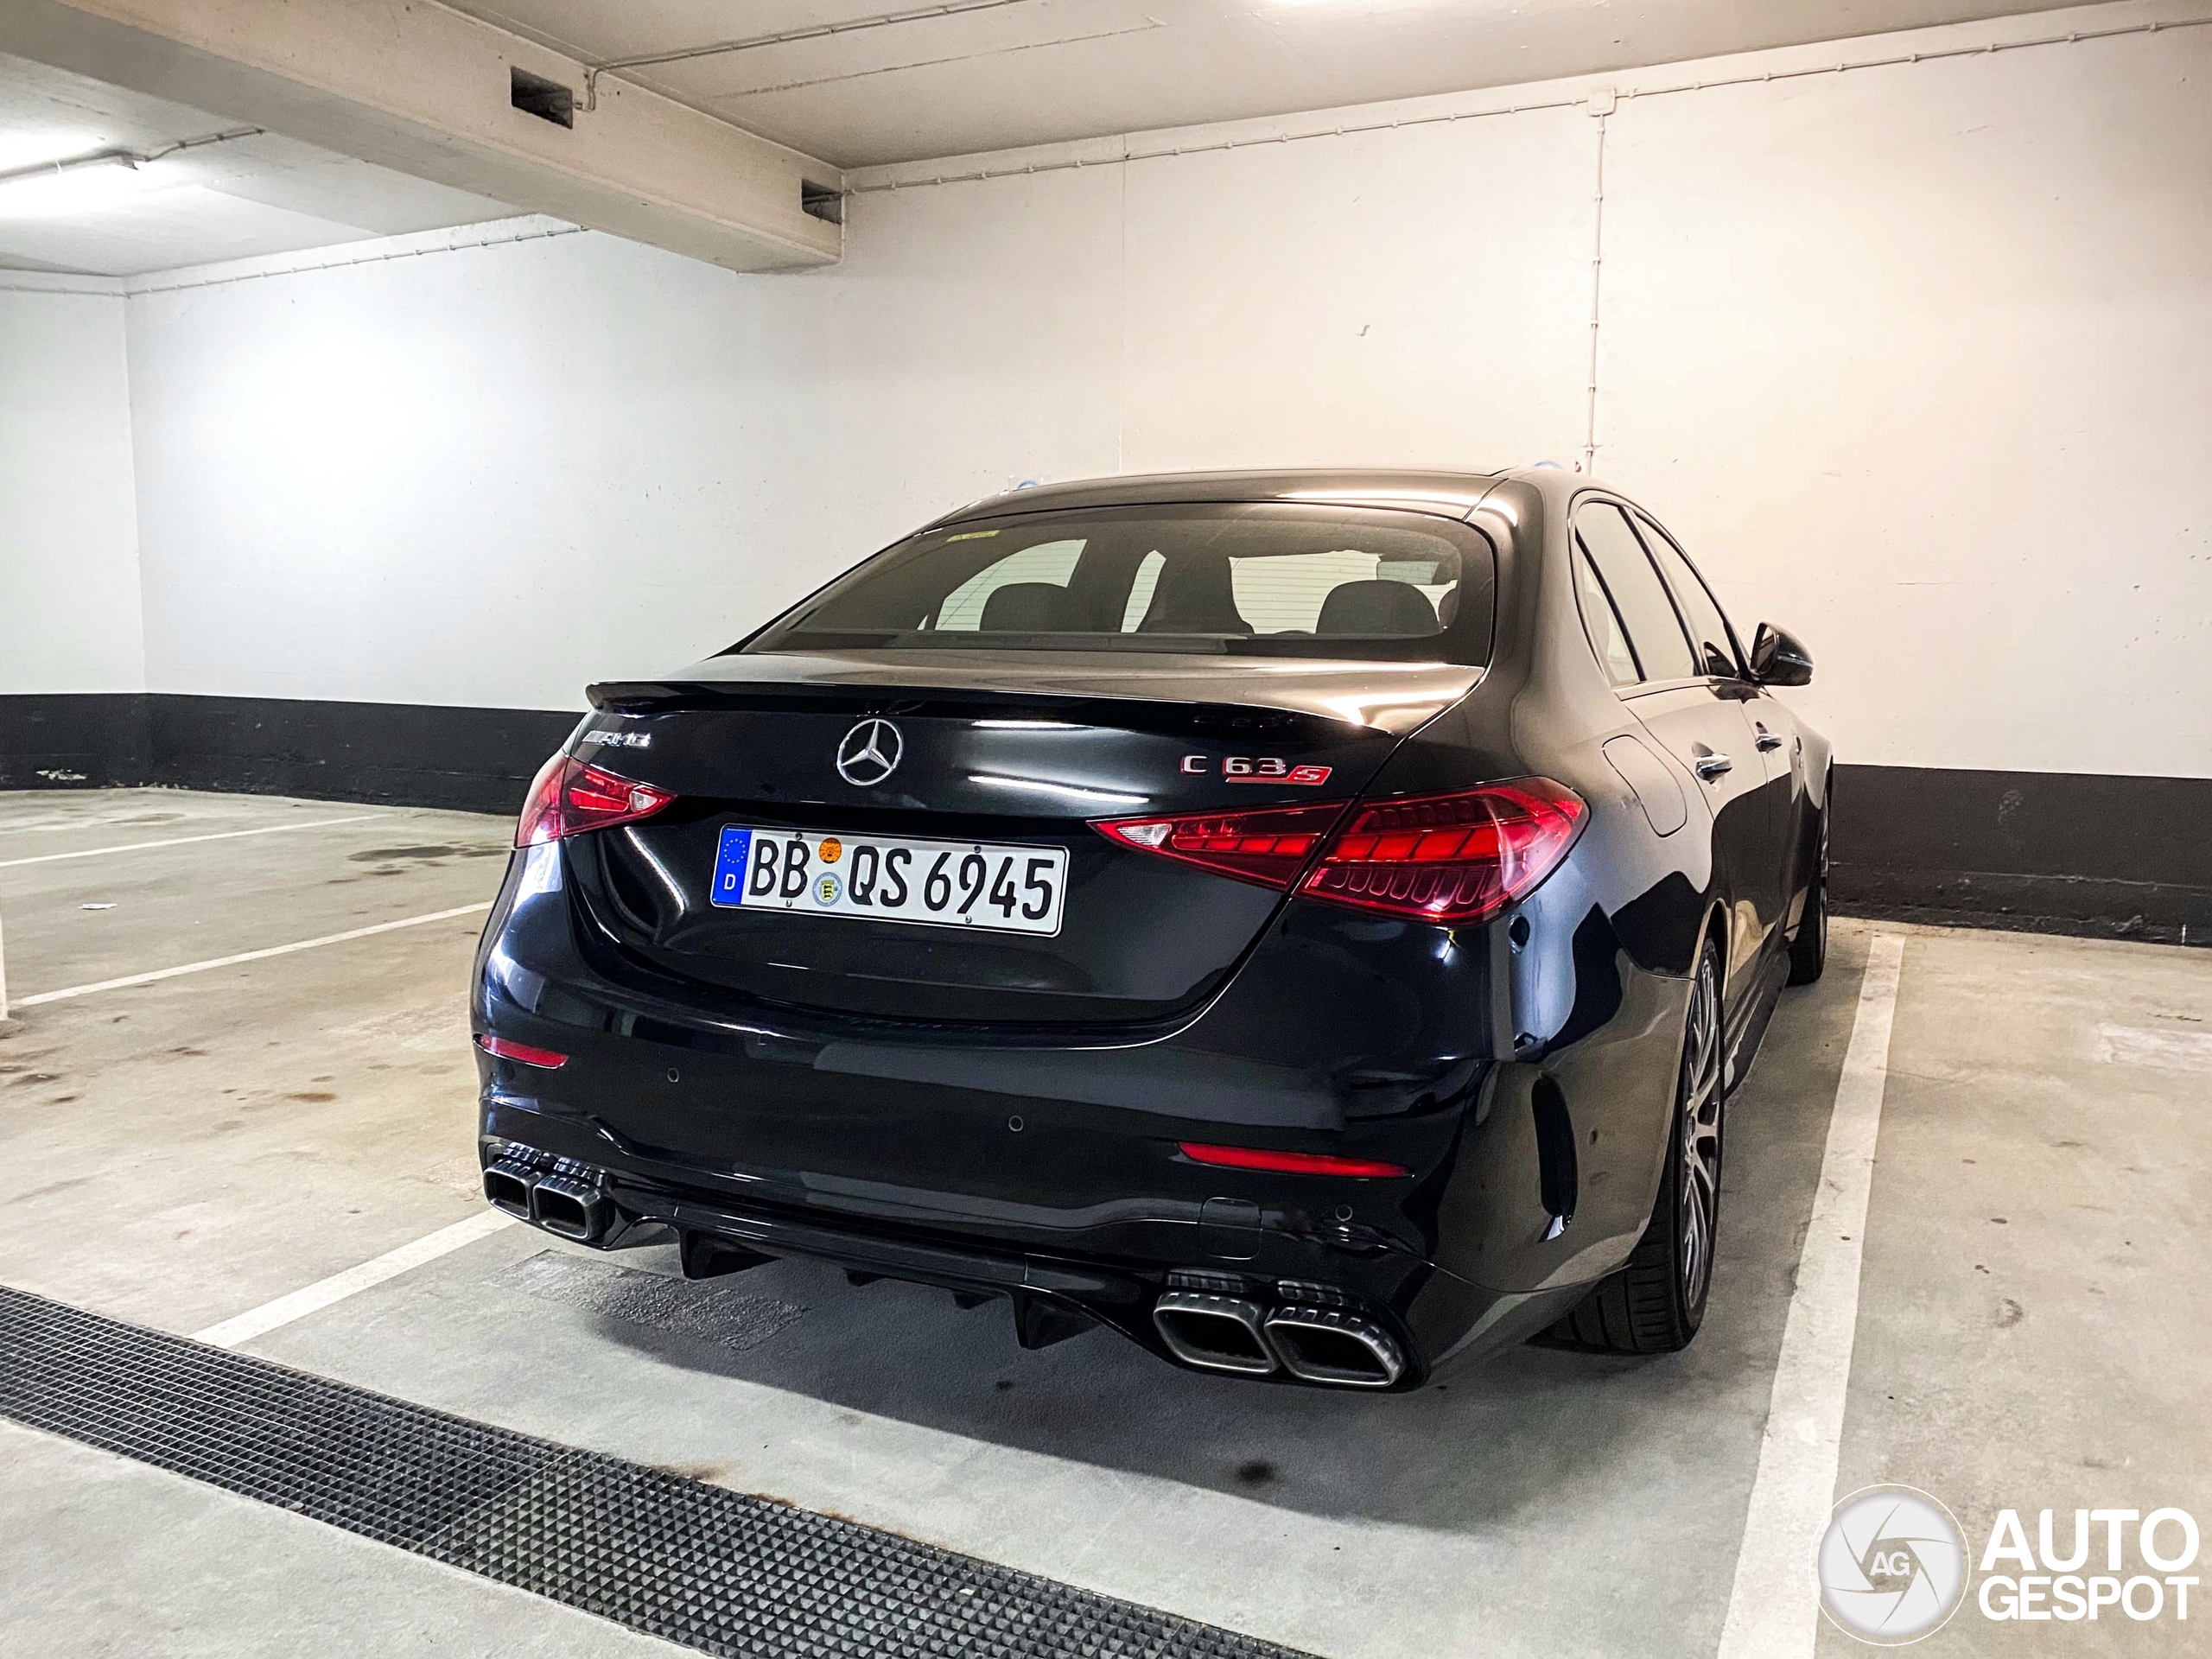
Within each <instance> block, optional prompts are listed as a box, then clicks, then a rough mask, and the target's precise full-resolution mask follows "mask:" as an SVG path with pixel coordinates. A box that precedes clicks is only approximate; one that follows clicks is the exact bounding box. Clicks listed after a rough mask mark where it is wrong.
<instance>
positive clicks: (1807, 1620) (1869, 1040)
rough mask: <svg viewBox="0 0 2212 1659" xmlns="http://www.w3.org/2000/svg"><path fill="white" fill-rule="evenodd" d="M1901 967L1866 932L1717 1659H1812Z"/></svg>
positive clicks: (1887, 937) (1890, 945) (1889, 945)
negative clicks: (1861, 974) (1818, 1577)
mask: <svg viewBox="0 0 2212 1659" xmlns="http://www.w3.org/2000/svg"><path fill="white" fill-rule="evenodd" d="M1903 963H1904V935H1903V934H1901V933H1877V934H1875V935H1874V937H1873V938H1872V941H1871V942H1870V943H1869V944H1868V945H1867V947H1866V977H1865V978H1864V979H1862V980H1861V981H1860V982H1859V1013H1858V1015H1857V1017H1856V1018H1854V1019H1853V1021H1852V1025H1851V1046H1850V1047H1849V1048H1847V1049H1846V1050H1845V1051H1844V1056H1843V1076H1842V1077H1841V1078H1840V1079H1839V1080H1838V1081H1837V1084H1836V1086H1835V1109H1834V1111H1833V1112H1832V1113H1831V1114H1830V1115H1829V1117H1828V1140H1827V1151H1826V1152H1825V1153H1823V1154H1821V1185H1820V1190H1819V1191H1818V1192H1816V1193H1815V1195H1814V1198H1813V1217H1812V1221H1811V1223H1810V1224H1808V1226H1807V1227H1806V1229H1805V1247H1804V1249H1802V1251H1801V1252H1800V1253H1799V1255H1798V1257H1797V1291H1796V1294H1795V1295H1794V1296H1792V1297H1791V1298H1790V1299H1789V1323H1788V1324H1787V1325H1784V1326H1783V1332H1782V1357H1781V1360H1780V1362H1779V1363H1777V1365H1776V1367H1775V1372H1774V1392H1773V1395H1771V1397H1770V1401H1769V1402H1768V1406H1767V1417H1766V1433H1765V1435H1764V1437H1763V1438H1762V1439H1761V1440H1760V1442H1759V1468H1758V1476H1757V1477H1756V1478H1754V1479H1753V1481H1752V1483H1751V1505H1750V1508H1749V1510H1747V1512H1746V1514H1745V1519H1744V1541H1743V1545H1742V1548H1740V1549H1739V1550H1738V1552H1737V1555H1736V1583H1735V1587H1734V1588H1733V1589H1732V1590H1731V1591H1730V1592H1729V1596H1728V1618H1727V1622H1726V1624H1723V1625H1722V1626H1721V1630H1720V1653H1719V1659H1811V1656H1812V1652H1813V1643H1814V1639H1815V1637H1817V1636H1818V1635H1819V1633H1820V1611H1819V1600H1818V1592H1817V1590H1816V1588H1815V1579H1814V1573H1813V1553H1814V1550H1815V1548H1816V1547H1817V1546H1818V1544H1819V1542H1820V1537H1821V1532H1822V1531H1823V1530H1825V1529H1826V1528H1827V1518H1828V1510H1830V1508H1831V1507H1833V1506H1834V1503H1835V1471H1836V1460H1837V1457H1838V1454H1839V1452H1840V1449H1841V1446H1842V1442H1843V1408H1844V1398H1845V1395H1846V1393H1847V1391H1848V1389H1849V1388H1850V1384H1851V1345H1852V1342H1853V1338H1854V1337H1855V1336H1856V1334H1857V1332H1858V1325H1859V1259H1860V1256H1861V1255H1862V1254H1863V1251H1864V1247H1865V1243H1866V1200H1867V1198H1868V1195H1869V1194H1870V1193H1871V1192H1872V1189H1873V1184H1874V1145H1875V1142H1876V1141H1877V1140H1878V1137H1879V1135H1880V1133H1881V1128H1882V1093H1883V1090H1884V1088H1885V1085H1886V1084H1887V1083H1888V1081H1889V1075H1890V1027H1891V1022H1892V1021H1893V1020H1894V1018H1895V1016H1896V1014H1897V976H1898V970H1899V969H1900V968H1901V967H1902V965H1903Z"/></svg>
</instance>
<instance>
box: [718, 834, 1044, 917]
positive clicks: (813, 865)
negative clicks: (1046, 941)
mask: <svg viewBox="0 0 2212 1659" xmlns="http://www.w3.org/2000/svg"><path fill="white" fill-rule="evenodd" d="M1067 874H1068V853H1067V849H1066V848H1065V847H1015V846H1009V845H1007V844H1006V843H1004V842H987V841H917V840H914V839H912V838H911V837H908V836H835V835H825V834H823V833H821V832H819V831H817V830H812V829H749V828H747V827H746V826H744V825H741V824H734V823H733V824H725V825H724V826H723V827H722V833H721V844H720V845H719V846H718V847H717V848H716V849H715V880H714V891H713V892H712V893H711V894H709V897H710V898H712V899H713V900H714V902H715V904H716V905H719V906H721V907H722V908H724V909H726V910H798V911H806V912H811V913H813V914H815V915H817V916H851V917H859V918H865V919H868V920H871V921H878V922H912V923H918V924H919V925H923V926H927V927H973V928H981V929H983V930H985V931H989V932H994V933H1035V934H1040V935H1043V936H1046V937H1047V938H1049V937H1051V936H1052V935H1054V934H1057V933H1058V931H1060V911H1061V908H1062V906H1063V903H1064V901H1065V899H1066V897H1067Z"/></svg>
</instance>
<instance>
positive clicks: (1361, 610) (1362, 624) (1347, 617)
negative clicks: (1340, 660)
mask: <svg viewBox="0 0 2212 1659" xmlns="http://www.w3.org/2000/svg"><path fill="white" fill-rule="evenodd" d="M1313 632H1316V633H1389V634H1422V633H1433V632H1436V611H1435V607H1433V606H1432V605H1430V604H1429V602H1428V595H1427V594H1424V593H1423V592H1421V589H1420V588H1416V587H1414V585H1413V584H1412V583H1410V582H1380V581H1376V582H1338V584H1337V585H1336V586H1335V587H1333V588H1331V589H1329V596H1328V598H1326V599H1325V600H1323V601H1321V620H1319V621H1318V622H1316V623H1315V624H1314V625H1313Z"/></svg>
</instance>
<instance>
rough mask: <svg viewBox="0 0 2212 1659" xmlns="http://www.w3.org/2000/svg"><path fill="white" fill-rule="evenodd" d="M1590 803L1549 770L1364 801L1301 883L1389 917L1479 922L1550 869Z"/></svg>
mask: <svg viewBox="0 0 2212 1659" xmlns="http://www.w3.org/2000/svg"><path fill="white" fill-rule="evenodd" d="M1587 810H1589V809H1588V808H1587V807H1586V806H1585V805H1584V804H1583V802H1582V798H1581V797H1580V796H1579V795H1577V794H1576V793H1575V792H1574V791H1573V790H1571V789H1569V788H1567V785H1564V784H1555V783H1554V782H1553V781H1552V780H1551V779H1548V778H1521V779H1516V780H1514V781H1513V782H1512V783H1510V784H1486V785H1484V786H1483V787H1482V788H1480V789H1470V790H1463V791H1457V792H1455V793H1453V794H1450V795H1427V796H1421V797H1418V798H1412V799H1407V800H1395V801H1376V802H1372V803H1370V804H1368V805H1365V806H1362V807H1361V808H1359V809H1358V810H1357V812H1356V813H1355V814H1354V815H1353V817H1352V819H1351V823H1347V824H1346V825H1345V826H1344V828H1343V829H1341V830H1339V831H1338V833H1337V834H1336V835H1335V836H1332V838H1331V840H1330V842H1329V845H1328V849H1327V850H1326V851H1325V853H1324V854H1323V855H1322V858H1321V861H1320V862H1319V864H1317V865H1316V866H1315V867H1314V868H1313V874H1310V875H1308V876H1307V877H1306V881H1305V884H1304V886H1303V887H1301V888H1300V891H1301V892H1303V893H1307V894H1309V895H1310V896H1312V897H1313V898H1316V899H1328V900H1330V901H1331V902H1332V903H1335V904H1339V905H1355V906H1358V907H1359V908H1360V909H1362V910H1376V911H1382V912H1384V913H1386V914H1388V915H1392V916H1410V917H1414V918H1419V919H1420V920H1422V921H1429V922H1446V923H1452V924H1459V923H1465V922H1479V921H1481V920H1483V919H1484V918H1487V917H1491V916H1495V915H1496V914H1497V912H1499V911H1501V910H1503V909H1504V908H1505V906H1508V905H1510V904H1511V903H1513V902H1514V901H1515V900H1516V899H1520V898H1522V897H1524V896H1525V895H1526V894H1528V893H1529V892H1531V891H1532V890H1533V889H1534V888H1535V886H1536V884H1537V883H1539V882H1540V881H1541V880H1543V879H1544V878H1545V877H1546V876H1548V875H1549V874H1551V873H1552V871H1553V870H1554V869H1555V868H1558V866H1559V861H1560V860H1561V859H1562V858H1564V857H1566V856H1567V849H1568V847H1570V846H1571V845H1573V842H1574V832H1575V830H1576V829H1578V828H1580V825H1581V823H1582V817H1583V815H1584V813H1586V811H1587Z"/></svg>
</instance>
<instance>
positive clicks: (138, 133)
mask: <svg viewBox="0 0 2212 1659" xmlns="http://www.w3.org/2000/svg"><path fill="white" fill-rule="evenodd" d="M239 126H240V123H238V121H236V120H233V119H231V118H226V117H225V116H221V115H217V114H213V113H210V112H209V111H205V110H195V109H190V108H188V107H187V106H185V105H181V104H172V103H169V102H168V101H166V100H165V99H157V98H148V97H144V96H142V95H140V94H138V93H137V92H125V91H124V90H123V89H121V88H119V87H116V86H107V85H105V84H104V83H103V82H100V81H96V80H87V79H85V78H84V77H82V76H80V75H73V74H70V73H67V72H65V71H62V70H59V69H53V68H49V67H47V66H45V65H43V64H37V63H33V62H30V61H29V60H25V59H22V58H13V57H7V56H0V173H5V172H9V171H10V170H13V169H15V168H25V167H30V166H33V165H36V164H42V163H47V162H56V161H61V160H64V159H67V158H68V157H71V156H84V155H88V154H91V153H92V152H95V151H99V150H105V149H129V150H134V151H137V152H138V153H139V154H142V155H143V154H145V153H147V152H148V151H150V150H156V149H160V148H161V147H162V146H163V145H165V144H171V143H177V142H179V141H180V140H188V139H198V138H204V137H210V136H212V135H214V134H218V133H222V132H226V131H236V130H238V128H239ZM513 211H514V210H513V209H512V208H510V207H504V206H502V205H501V204H499V203H498V202H495V201H487V200H485V199H484V198H482V197H480V196H473V195H469V194H466V193H465V192H462V191H459V190H449V189H448V188H445V187H444V186H443V185H437V184H430V183H428V182H426V181H423V180H421V179H414V178H410V177H408V176H407V175H404V174H401V173H394V172H391V171H390V170H389V169H387V168H381V167H372V166H371V165H369V164H368V163H367V162H357V161H354V160H352V159H351V158H349V157H347V156H338V155H334V154H332V153H331V152H330V151H328V150H326V149H315V147H314V146H312V145H308V144H302V143H296V142H294V141H293V140H291V139H289V138H280V137H277V136H276V135H275V134H273V133H261V134H258V135H257V136H253V137H242V138H234V139H230V140H226V141H225V142H222V143H210V144H204V145H197V146H195V147H194V148H192V149H185V150H180V151H178V152H177V153H175V154H174V155H171V156H166V157H163V158H162V159H161V160H159V161H155V162H148V163H147V164H145V165H144V166H142V167H138V168H124V167H100V168H84V169H78V170H74V171H71V172H68V173H65V174H62V175H59V176H56V177H54V178H50V179H39V180H35V181H14V182H10V183H5V184H0V269H10V270H61V271H75V272H89V273H92V274H96V275H99V276H106V277H130V276H137V275H139V274H141V273H143V272H146V271H151V270H170V269H174V268H175V267H176V266H180V265H197V264H209V263H212V262H213V261H216V260H219V259H238V258H245V257H249V256H251V255H255V254H267V253H289V252H293V251H297V250H300V249H302V248H316V247H327V246H329V245H333V244H334V243H340V242H353V241H358V240H360V239H361V238H365V237H372V236H389V235H393V234H397V233H398V232H404V231H427V230H435V229H437V228H439V227H441V226H448V225H466V224H469V223H472V222H474V221H476V220H480V219H499V218H504V217H505V216H506V215H508V214H510V213H512V212H513Z"/></svg>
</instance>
